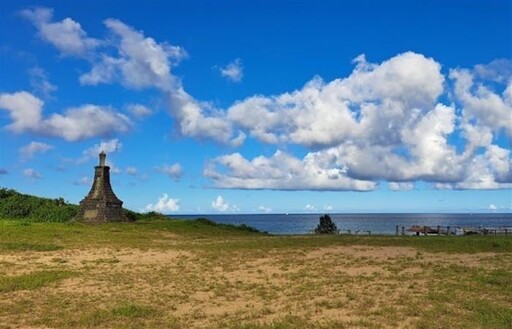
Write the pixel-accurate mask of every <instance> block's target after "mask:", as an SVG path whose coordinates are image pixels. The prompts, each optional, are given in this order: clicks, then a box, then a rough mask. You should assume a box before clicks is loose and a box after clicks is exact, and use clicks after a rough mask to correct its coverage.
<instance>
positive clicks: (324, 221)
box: [315, 215, 338, 234]
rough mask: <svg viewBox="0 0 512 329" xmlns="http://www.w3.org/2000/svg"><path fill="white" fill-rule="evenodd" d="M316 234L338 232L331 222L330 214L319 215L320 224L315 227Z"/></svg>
mask: <svg viewBox="0 0 512 329" xmlns="http://www.w3.org/2000/svg"><path fill="white" fill-rule="evenodd" d="M315 233H317V234H334V233H338V228H337V227H336V225H335V224H334V223H333V221H332V219H331V216H329V215H323V216H320V224H318V226H317V227H316V229H315Z"/></svg>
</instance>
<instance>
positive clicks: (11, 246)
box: [0, 242, 62, 251]
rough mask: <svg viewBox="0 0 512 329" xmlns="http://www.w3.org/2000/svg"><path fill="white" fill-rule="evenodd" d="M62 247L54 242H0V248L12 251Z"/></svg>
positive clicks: (45, 249)
mask: <svg viewBox="0 0 512 329" xmlns="http://www.w3.org/2000/svg"><path fill="white" fill-rule="evenodd" d="M59 249H62V247H61V246H57V245H54V244H35V243H25V242H0V250H13V251H54V250H59Z"/></svg>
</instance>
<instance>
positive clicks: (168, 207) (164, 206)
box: [145, 193, 180, 213]
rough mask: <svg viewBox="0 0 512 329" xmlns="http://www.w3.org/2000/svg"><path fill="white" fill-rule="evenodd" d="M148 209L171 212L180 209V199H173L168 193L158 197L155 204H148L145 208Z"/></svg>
mask: <svg viewBox="0 0 512 329" xmlns="http://www.w3.org/2000/svg"><path fill="white" fill-rule="evenodd" d="M145 210H146V211H156V212H160V213H169V212H173V211H178V210H180V200H179V199H172V198H170V197H169V196H168V195H167V194H166V193H163V195H162V196H161V197H160V198H158V202H156V203H155V204H152V203H150V204H148V205H147V206H146V208H145Z"/></svg>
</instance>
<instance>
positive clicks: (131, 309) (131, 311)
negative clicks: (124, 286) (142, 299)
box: [112, 304, 158, 318]
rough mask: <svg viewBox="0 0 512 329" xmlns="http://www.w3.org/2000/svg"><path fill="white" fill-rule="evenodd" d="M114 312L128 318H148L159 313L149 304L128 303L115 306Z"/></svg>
mask: <svg viewBox="0 0 512 329" xmlns="http://www.w3.org/2000/svg"><path fill="white" fill-rule="evenodd" d="M112 314H113V315H114V316H121V317H127V318H148V317H154V316H155V315H157V314H158V311H157V310H156V309H155V308H152V307H149V306H144V305H136V304H128V305H123V306H120V307H116V308H114V309H113V310H112Z"/></svg>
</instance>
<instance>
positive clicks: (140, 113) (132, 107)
mask: <svg viewBox="0 0 512 329" xmlns="http://www.w3.org/2000/svg"><path fill="white" fill-rule="evenodd" d="M128 111H129V112H130V113H131V114H132V115H134V116H135V117H136V118H139V119H141V118H145V117H148V116H150V115H152V114H153V111H152V110H151V109H150V108H148V107H147V106H145V105H142V104H129V105H128Z"/></svg>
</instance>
